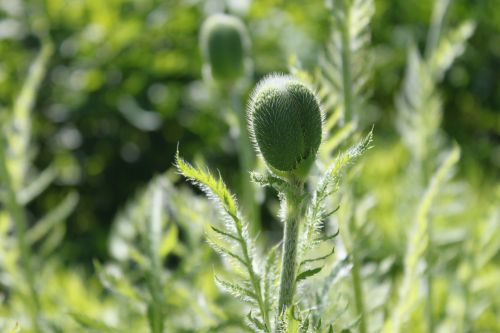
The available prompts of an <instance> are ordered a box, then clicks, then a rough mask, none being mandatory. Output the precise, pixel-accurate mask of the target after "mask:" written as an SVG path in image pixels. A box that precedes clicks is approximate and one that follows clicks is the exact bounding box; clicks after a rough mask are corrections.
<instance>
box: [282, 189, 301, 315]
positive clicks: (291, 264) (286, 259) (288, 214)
mask: <svg viewBox="0 0 500 333" xmlns="http://www.w3.org/2000/svg"><path fill="white" fill-rule="evenodd" d="M302 187H303V185H302V184H297V186H296V187H295V188H294V191H289V192H287V193H285V194H284V196H285V197H284V199H283V200H282V205H284V207H283V208H284V213H285V216H284V218H285V230H284V239H283V258H282V264H281V276H280V290H279V301H278V311H279V314H282V313H283V312H284V311H285V310H286V309H287V308H288V307H290V306H291V305H292V302H293V296H294V293H295V278H296V277H295V275H296V273H297V245H298V234H299V223H300V219H301V213H300V200H301V197H302Z"/></svg>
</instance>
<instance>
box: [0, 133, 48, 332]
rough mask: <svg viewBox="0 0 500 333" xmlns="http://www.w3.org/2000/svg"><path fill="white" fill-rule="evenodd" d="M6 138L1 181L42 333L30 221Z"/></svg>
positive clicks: (1, 147)
mask: <svg viewBox="0 0 500 333" xmlns="http://www.w3.org/2000/svg"><path fill="white" fill-rule="evenodd" d="M5 153H6V150H5V143H4V138H3V136H2V135H0V180H1V181H2V183H3V184H4V188H5V192H6V196H5V206H6V208H7V211H8V212H9V214H10V216H11V218H12V220H13V221H14V223H15V226H16V236H17V237H16V238H17V247H18V250H19V253H20V255H21V262H22V271H23V274H24V278H25V280H26V282H27V284H28V287H29V292H30V296H31V299H32V301H33V306H32V307H31V319H32V323H33V327H34V329H35V331H36V332H41V330H40V327H39V324H38V315H39V313H40V301H39V297H38V293H37V290H36V287H35V275H34V273H33V264H32V261H31V252H30V248H29V244H28V242H27V239H26V231H27V229H28V221H27V220H26V215H25V213H24V209H23V207H22V206H21V205H20V204H19V201H18V200H17V196H16V193H15V190H14V187H13V186H12V179H11V176H10V174H9V170H8V169H7V160H6V158H5Z"/></svg>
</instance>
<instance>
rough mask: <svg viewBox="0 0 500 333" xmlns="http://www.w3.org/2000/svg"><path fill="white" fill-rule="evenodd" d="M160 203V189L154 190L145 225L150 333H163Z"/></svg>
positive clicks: (161, 198) (161, 197) (161, 199)
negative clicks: (149, 212) (148, 262)
mask: <svg viewBox="0 0 500 333" xmlns="http://www.w3.org/2000/svg"><path fill="white" fill-rule="evenodd" d="M162 202H163V195H162V191H161V189H160V188H155V189H154V191H153V195H152V207H151V213H152V216H151V218H150V220H149V221H148V223H147V224H146V227H147V230H146V239H145V242H146V248H147V255H148V257H149V260H150V265H151V266H150V270H149V272H147V285H148V289H149V293H150V296H151V301H150V302H149V304H148V320H149V326H150V328H151V332H152V333H162V332H163V328H164V325H163V316H164V314H165V310H164V300H163V288H162V279H161V274H162V272H161V258H160V256H159V251H160V239H161V233H162V227H161V224H162V218H163V217H162V212H163V211H162V209H163V207H162Z"/></svg>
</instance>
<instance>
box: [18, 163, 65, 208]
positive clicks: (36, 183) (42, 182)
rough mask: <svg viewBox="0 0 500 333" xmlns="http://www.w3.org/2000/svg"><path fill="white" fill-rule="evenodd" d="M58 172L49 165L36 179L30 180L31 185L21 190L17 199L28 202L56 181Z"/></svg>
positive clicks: (23, 203) (24, 202)
mask: <svg viewBox="0 0 500 333" xmlns="http://www.w3.org/2000/svg"><path fill="white" fill-rule="evenodd" d="M56 176H57V172H56V171H55V169H54V168H52V167H48V168H46V169H45V170H43V171H42V173H40V174H39V175H38V176H37V177H36V178H35V180H32V181H30V183H29V185H28V186H26V187H25V188H23V189H22V190H21V191H19V194H18V196H17V199H18V200H19V203H20V204H22V205H26V204H28V203H29V202H30V201H31V200H33V199H34V198H36V197H37V196H38V195H40V193H42V192H43V191H45V189H47V187H48V186H49V185H50V184H51V183H52V182H53V181H54V179H55V178H56Z"/></svg>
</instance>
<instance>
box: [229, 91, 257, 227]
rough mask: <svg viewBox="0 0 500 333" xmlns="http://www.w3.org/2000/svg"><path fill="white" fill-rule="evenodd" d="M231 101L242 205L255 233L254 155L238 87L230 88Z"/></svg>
mask: <svg viewBox="0 0 500 333" xmlns="http://www.w3.org/2000/svg"><path fill="white" fill-rule="evenodd" d="M231 103H232V106H233V109H234V112H236V114H237V116H238V125H239V133H238V154H239V162H240V171H241V195H242V203H243V207H244V209H245V210H246V212H247V214H248V219H249V220H250V222H251V223H250V228H251V231H252V232H253V233H254V234H255V233H257V232H258V231H259V228H260V211H259V206H258V204H257V202H256V200H255V188H254V186H253V183H252V181H251V179H250V171H251V170H253V169H254V166H255V157H254V153H253V148H252V145H251V143H250V135H249V133H248V128H247V122H246V118H245V110H244V108H243V107H242V105H241V92H240V90H239V88H234V89H232V90H231Z"/></svg>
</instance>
